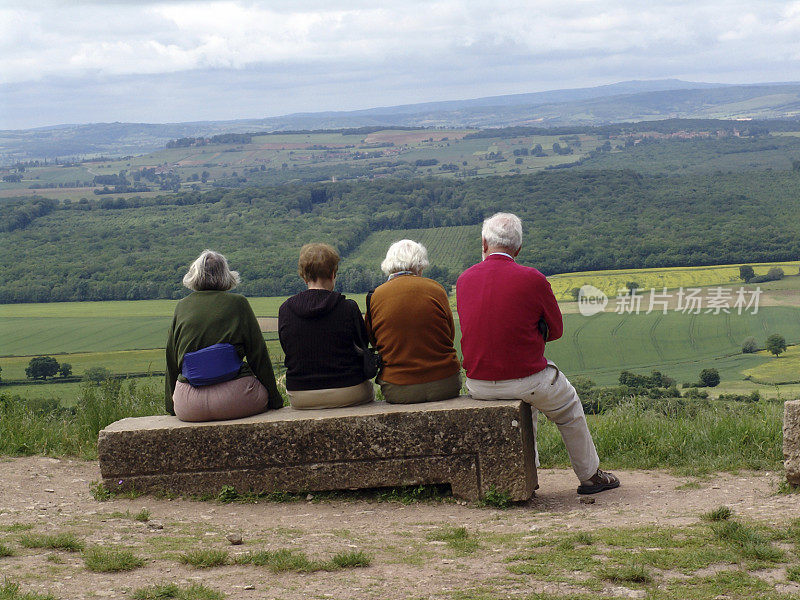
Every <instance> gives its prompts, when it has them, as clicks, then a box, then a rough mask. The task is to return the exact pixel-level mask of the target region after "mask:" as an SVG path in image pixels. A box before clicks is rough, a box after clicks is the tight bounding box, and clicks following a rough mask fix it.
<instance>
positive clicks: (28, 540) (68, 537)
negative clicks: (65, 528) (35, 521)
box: [19, 533, 83, 552]
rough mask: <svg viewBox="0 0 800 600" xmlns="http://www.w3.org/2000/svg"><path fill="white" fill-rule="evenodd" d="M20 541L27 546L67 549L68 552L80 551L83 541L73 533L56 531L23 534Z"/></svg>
mask: <svg viewBox="0 0 800 600" xmlns="http://www.w3.org/2000/svg"><path fill="white" fill-rule="evenodd" d="M19 543H20V544H22V545H23V546H24V547H25V548H47V549H49V550H66V551H67V552H80V551H81V550H83V542H82V541H81V540H79V539H78V538H76V537H75V536H74V535H73V534H71V533H56V534H54V535H33V534H28V535H23V536H22V537H20V538H19Z"/></svg>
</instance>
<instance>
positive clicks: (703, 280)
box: [548, 261, 800, 300]
mask: <svg viewBox="0 0 800 600" xmlns="http://www.w3.org/2000/svg"><path fill="white" fill-rule="evenodd" d="M743 264H744V263H743ZM747 264H749V265H750V266H752V267H753V269H754V270H755V273H756V275H764V274H766V272H767V271H768V270H769V269H770V268H772V267H780V268H781V269H783V271H784V273H785V274H786V275H794V274H796V273H797V271H798V267H800V261H786V262H775V263H747ZM740 266H742V265H741V264H736V265H715V266H708V267H666V268H664V267H661V268H655V269H624V270H619V271H582V272H579V273H564V274H561V275H552V276H550V277H548V280H549V281H550V285H551V286H552V287H553V292H554V293H555V295H556V298H558V299H559V300H572V294H571V293H570V290H571V289H572V288H576V287H577V288H579V287H581V286H583V285H593V286H595V287H596V288H599V289H600V290H602V291H603V292H604V293H606V294H607V295H608V296H616V295H617V294H618V293H619V290H620V289H621V288H625V284H626V283H627V282H629V281H635V282H636V283H638V284H639V287H640V289H643V290H648V289H650V288H656V289H659V290H660V289H662V288H665V287H666V288H680V287H702V286H709V285H731V284H734V285H735V284H741V283H742V281H741V280H740V279H739V267H740Z"/></svg>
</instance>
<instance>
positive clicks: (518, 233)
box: [481, 213, 522, 252]
mask: <svg viewBox="0 0 800 600" xmlns="http://www.w3.org/2000/svg"><path fill="white" fill-rule="evenodd" d="M481 237H483V239H484V240H486V243H487V244H488V245H489V247H494V248H507V249H508V250H513V251H514V252H516V251H517V250H519V249H520V248H521V247H522V221H521V220H520V218H519V217H518V216H517V215H514V214H511V213H495V214H493V215H492V216H491V217H489V218H488V219H486V220H485V221H484V222H483V230H482V231H481Z"/></svg>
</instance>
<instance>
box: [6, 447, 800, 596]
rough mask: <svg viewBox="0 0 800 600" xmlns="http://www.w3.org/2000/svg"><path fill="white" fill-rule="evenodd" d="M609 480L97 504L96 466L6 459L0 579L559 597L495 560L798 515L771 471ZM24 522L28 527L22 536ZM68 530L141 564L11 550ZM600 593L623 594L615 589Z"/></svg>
mask: <svg viewBox="0 0 800 600" xmlns="http://www.w3.org/2000/svg"><path fill="white" fill-rule="evenodd" d="M617 474H618V475H619V476H620V478H621V480H622V486H621V487H620V488H619V489H617V490H611V491H607V492H604V493H601V494H598V495H596V496H593V498H594V499H595V502H594V503H593V504H584V503H581V502H580V497H579V496H578V495H577V494H576V491H575V490H576V484H577V482H576V480H575V478H574V475H573V474H572V472H571V471H567V470H541V471H540V473H539V483H540V486H541V488H540V489H539V490H538V491H537V495H536V497H535V498H534V499H532V500H531V501H529V502H528V503H526V504H524V505H518V506H515V507H513V508H510V509H507V510H499V509H493V508H480V507H476V506H472V505H466V506H464V505H461V504H458V503H456V502H454V501H437V502H422V503H416V504H410V505H403V504H400V503H398V502H378V501H373V500H367V499H356V500H351V499H348V500H326V501H322V502H317V501H315V500H313V499H312V500H310V501H294V502H285V503H273V502H264V501H262V502H258V503H254V504H244V503H233V504H222V503H219V502H216V501H205V502H200V501H193V500H187V499H172V500H169V499H157V498H154V497H149V496H141V497H138V498H133V499H120V498H114V499H111V500H108V501H106V502H98V501H97V500H95V499H94V498H93V497H92V495H91V493H90V487H91V483H92V482H93V481H97V480H99V479H100V473H99V469H98V465H97V463H96V462H85V461H75V460H59V459H51V458H44V457H27V458H13V459H3V460H1V461H0V477H1V478H2V487H0V543H5V545H6V546H7V547H10V548H11V549H12V550H13V551H14V553H15V555H14V556H9V557H5V558H0V572H2V575H3V576H6V577H9V578H10V579H11V580H13V581H16V582H18V583H19V584H20V585H21V587H22V589H23V590H24V591H36V592H40V593H51V594H53V595H54V596H55V597H56V598H60V599H73V598H74V599H79V598H98V597H107V598H130V597H131V592H132V590H135V589H137V588H141V587H143V586H147V585H152V584H155V583H162V582H175V583H178V584H181V585H184V584H188V583H191V582H201V583H203V584H204V585H206V586H208V587H211V588H213V589H215V590H218V591H221V592H223V593H225V594H226V595H227V597H228V598H243V599H251V598H252V599H256V598H259V599H261V598H285V599H301V598H388V599H392V598H447V597H454V595H456V597H470V598H472V597H478V596H457V594H456V592H457V591H458V590H474V589H484V590H486V589H489V590H493V591H494V593H495V594H496V595H493V594H490V595H488V596H480V597H482V598H483V597H486V598H489V597H507V596H508V595H511V596H513V593H512V592H514V591H515V590H516V593H519V591H520V590H524V591H525V592H526V593H531V592H550V593H568V592H569V586H566V587H565V584H564V583H553V582H547V581H537V580H536V579H535V578H530V577H528V578H522V579H521V578H520V576H518V575H511V574H510V573H509V571H508V569H507V567H506V564H505V563H504V562H503V558H505V557H507V556H508V555H510V554H511V553H513V552H514V551H515V547H514V544H518V543H520V542H521V541H522V542H524V541H526V540H535V539H537V537H541V536H546V535H548V533H550V532H563V531H565V530H574V531H592V530H595V529H598V528H605V527H625V528H633V527H637V526H642V525H656V526H659V527H665V526H687V525H692V524H696V523H698V522H699V520H700V515H701V514H703V513H704V512H707V511H709V510H711V509H714V508H716V507H718V506H720V505H726V506H729V507H730V508H731V509H733V511H734V514H736V515H737V516H740V517H741V518H743V519H745V520H748V521H752V522H762V523H765V524H771V525H777V524H779V523H788V522H789V521H790V520H792V519H796V518H800V496H798V495H797V494H778V493H777V489H778V481H779V476H780V475H779V474H777V473H739V474H720V475H716V476H713V477H709V478H704V479H696V478H686V477H678V476H674V475H671V474H668V473H665V472H661V471H637V472H625V471H622V472H617ZM687 484H688V485H687ZM143 508H146V509H147V510H148V511H149V512H150V521H149V522H138V521H135V520H133V519H132V518H130V515H131V514H134V513H137V512H139V511H141V510H142V509H143ZM126 511H127V512H129V513H130V514H129V515H127V517H126V515H125V513H126ZM21 524H29V525H33V528H31V529H30V530H29V531H25V532H23V533H20V532H19V530H20V529H22V528H21V527H20V525H21ZM443 525H451V526H454V527H466V528H467V530H469V531H470V532H474V533H475V534H476V535H479V536H480V538H481V540H482V542H481V550H480V551H479V552H477V553H474V554H470V555H467V556H460V555H458V554H454V553H453V552H451V551H450V549H449V548H448V547H447V546H446V544H445V543H444V542H441V541H431V540H430V536H427V537H426V534H427V533H428V532H430V531H431V530H432V529H435V528H437V527H441V526H443ZM64 532H70V533H73V534H75V535H76V536H77V537H78V538H80V539H82V540H83V541H84V542H85V543H86V544H87V545H104V546H123V547H126V548H128V549H131V550H133V551H134V552H135V553H136V554H137V555H139V556H141V557H143V558H146V559H147V563H146V565H145V566H144V567H142V568H139V569H136V570H133V571H130V572H123V573H116V574H102V573H92V572H89V571H88V570H87V569H86V567H85V566H84V563H83V560H82V558H81V556H80V554H79V553H68V552H63V551H53V550H31V549H25V548H23V547H22V546H21V545H20V543H19V538H20V536H21V535H24V534H25V533H29V534H38V533H64ZM229 533H240V534H241V535H242V537H243V539H244V544H242V545H237V546H233V545H230V544H229V542H228V541H227V540H226V536H227V535H228V534H229ZM509 540H513V541H512V542H509ZM199 548H216V549H227V550H228V551H229V552H230V555H231V556H232V557H233V556H235V555H237V554H241V553H245V552H248V551H251V550H264V549H269V550H274V549H278V548H296V549H301V550H303V551H304V552H306V553H307V554H308V555H309V556H310V557H312V558H316V557H319V558H326V557H329V556H330V555H332V554H333V553H336V552H339V551H343V550H345V551H346V550H363V551H365V552H366V553H368V554H369V555H370V556H371V557H372V564H371V566H369V567H367V568H359V569H346V570H340V571H334V572H317V573H278V574H274V573H272V572H271V571H269V570H268V569H266V568H263V567H262V568H259V567H254V566H252V565H238V566H237V565H230V566H223V567H218V568H213V569H203V570H199V569H193V568H190V567H187V566H185V565H182V564H180V563H179V562H178V560H177V556H178V555H179V554H180V553H181V552H185V551H187V550H194V549H199ZM0 579H1V577H0ZM623 590H624V588H623ZM603 591H604V592H606V594H605V595H611V596H614V597H620V596H618V595H617V594H618V592H619V590H618V589H617V588H614V587H613V586H610V587H608V588H607V589H605V590H603ZM628 591H630V592H631V593H630V594H622V596H621V597H625V596H626V595H627V596H628V597H643V596H642V595H636V594H637V593H640V592H641V591H640V590H639V591H637V590H628ZM780 591H781V592H782V593H795V592H800V586H795V585H793V584H788V586H787V585H784V586H783V587H782V589H781V590H780Z"/></svg>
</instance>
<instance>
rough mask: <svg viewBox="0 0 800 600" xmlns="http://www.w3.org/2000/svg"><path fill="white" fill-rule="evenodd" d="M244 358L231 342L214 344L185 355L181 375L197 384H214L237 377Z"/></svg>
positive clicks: (192, 383)
mask: <svg viewBox="0 0 800 600" xmlns="http://www.w3.org/2000/svg"><path fill="white" fill-rule="evenodd" d="M241 368H242V359H241V358H239V353H238V352H236V348H234V347H233V345H231V344H214V345H213V346H208V347H207V348H201V349H200V350H197V351H195V352H187V353H186V354H184V355H183V367H182V368H181V375H183V376H184V377H185V378H186V379H187V381H188V382H189V383H190V384H191V385H193V386H195V387H198V386H201V385H213V384H215V383H222V382H223V381H230V380H231V379H236V376H237V375H238V374H239V369H241Z"/></svg>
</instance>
